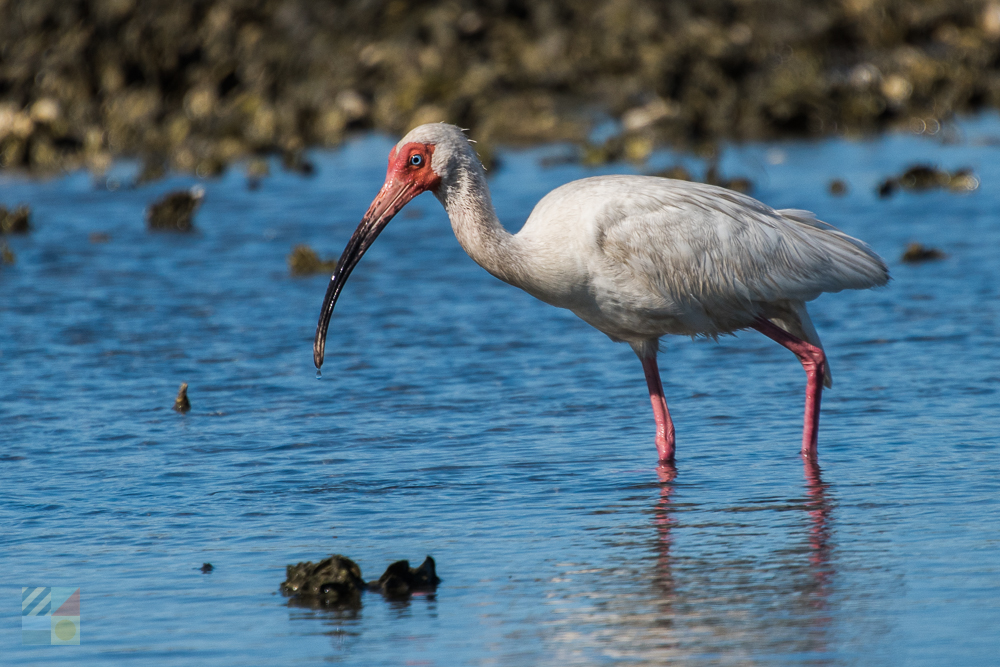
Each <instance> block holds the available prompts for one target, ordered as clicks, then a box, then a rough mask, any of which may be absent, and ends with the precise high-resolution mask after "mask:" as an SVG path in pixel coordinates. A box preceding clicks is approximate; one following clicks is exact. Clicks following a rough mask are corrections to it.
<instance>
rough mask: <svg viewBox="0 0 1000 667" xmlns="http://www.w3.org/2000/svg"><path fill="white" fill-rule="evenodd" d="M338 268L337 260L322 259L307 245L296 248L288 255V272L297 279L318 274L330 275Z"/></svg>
mask: <svg viewBox="0 0 1000 667" xmlns="http://www.w3.org/2000/svg"><path fill="white" fill-rule="evenodd" d="M336 268H337V260H335V259H320V257H319V255H318V254H317V253H316V251H315V250H313V249H312V248H310V247H309V246H307V245H305V244H300V245H297V246H295V247H294V248H292V252H291V254H289V255H288V270H289V271H291V274H292V275H293V276H296V277H300V276H312V275H315V274H317V273H324V274H327V275H330V274H332V273H333V272H334V270H335V269H336Z"/></svg>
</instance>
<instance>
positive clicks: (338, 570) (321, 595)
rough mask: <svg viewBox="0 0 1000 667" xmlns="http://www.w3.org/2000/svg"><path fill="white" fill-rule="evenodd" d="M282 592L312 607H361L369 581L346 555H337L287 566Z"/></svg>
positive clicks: (293, 599) (297, 601) (298, 602)
mask: <svg viewBox="0 0 1000 667" xmlns="http://www.w3.org/2000/svg"><path fill="white" fill-rule="evenodd" d="M285 575H286V577H285V581H283V582H282V583H281V592H282V594H284V595H287V596H289V597H291V598H292V602H294V603H296V604H298V605H301V606H308V607H318V608H322V607H353V608H357V607H360V606H361V592H362V591H363V590H364V589H365V582H364V580H363V579H362V578H361V568H360V567H358V564H357V563H355V562H354V561H353V560H351V559H350V558H348V557H346V556H341V555H339V554H335V555H333V556H330V557H329V558H327V559H325V560H321V561H320V562H318V563H315V564H314V563H312V562H311V561H308V562H305V563H299V564H297V565H289V566H288V567H286V568H285Z"/></svg>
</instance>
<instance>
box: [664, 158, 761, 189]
mask: <svg viewBox="0 0 1000 667" xmlns="http://www.w3.org/2000/svg"><path fill="white" fill-rule="evenodd" d="M653 176H659V177H661V178H672V179H674V180H677V181H697V180H698V179H697V178H695V177H694V176H692V175H691V172H689V171H688V170H687V169H685V168H684V167H682V166H680V165H674V166H672V167H667V168H666V169H661V170H660V171H658V172H656V173H654V174H653ZM701 182H702V183H707V184H708V185H718V186H719V187H723V188H726V189H728V190H735V191H736V192H742V193H743V194H747V193H749V192H751V191H752V190H753V182H752V181H751V180H750V179H749V178H745V177H742V176H737V177H735V178H726V177H724V176H722V174H720V173H719V168H718V166H717V165H716V164H715V163H714V162H713V163H711V164H709V166H708V168H707V169H706V170H705V175H704V176H703V177H702V178H701Z"/></svg>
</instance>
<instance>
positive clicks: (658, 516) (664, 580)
mask: <svg viewBox="0 0 1000 667" xmlns="http://www.w3.org/2000/svg"><path fill="white" fill-rule="evenodd" d="M656 475H657V477H658V478H659V480H660V499H659V501H657V503H656V508H655V509H654V511H653V517H654V518H653V521H654V522H655V523H656V532H657V535H658V537H659V540H658V545H657V550H658V551H659V555H658V557H657V567H656V578H655V581H656V584H657V586H658V587H659V588H660V592H661V593H662V597H661V599H662V600H664V601H666V602H668V603H669V601H671V600H672V599H673V595H674V575H673V569H672V567H671V563H670V542H671V536H670V531H671V529H672V528H673V527H674V524H675V523H677V520H676V519H675V518H674V517H673V514H672V513H671V507H670V496H671V495H672V494H673V492H674V479H676V478H677V468H676V467H675V466H674V464H673V463H669V462H665V461H662V462H660V465H659V466H657V468H656Z"/></svg>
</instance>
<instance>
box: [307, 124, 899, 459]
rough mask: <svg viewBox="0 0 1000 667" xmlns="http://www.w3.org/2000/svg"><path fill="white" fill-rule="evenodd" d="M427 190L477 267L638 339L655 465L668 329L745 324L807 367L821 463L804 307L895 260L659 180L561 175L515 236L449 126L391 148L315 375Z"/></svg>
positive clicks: (667, 424)
mask: <svg viewBox="0 0 1000 667" xmlns="http://www.w3.org/2000/svg"><path fill="white" fill-rule="evenodd" d="M426 190H430V191H431V192H433V193H434V195H435V196H436V197H437V198H438V200H439V201H440V202H441V203H442V204H443V205H444V208H445V210H446V211H447V212H448V217H449V218H450V219H451V227H452V229H453V230H454V232H455V236H456V237H457V238H458V242H459V243H460V244H461V245H462V248H464V249H465V252H467V253H468V254H469V256H470V257H472V259H474V260H475V261H476V263H477V264H479V265H480V266H481V267H483V268H484V269H486V270H487V271H489V272H490V273H491V274H493V275H494V276H496V277H497V278H499V279H500V280H503V281H504V282H507V283H510V284H511V285H514V286H515V287H520V288H521V289H523V290H524V291H526V292H528V293H529V294H531V295H532V296H534V297H536V298H538V299H541V300H542V301H544V302H546V303H549V304H552V305H553V306H558V307H560V308H567V309H569V310H571V311H573V312H574V313H576V314H577V315H578V316H579V317H580V318H581V319H583V321H585V322H587V323H588V324H590V325H591V326H593V327H594V328H596V329H597V330H599V331H601V332H603V333H604V334H606V335H607V336H608V337H609V338H611V340H613V341H616V342H625V343H628V344H629V345H630V346H631V347H632V349H633V350H634V351H635V353H636V355H637V356H638V357H639V360H640V361H641V362H642V368H643V371H644V372H645V375H646V383H647V385H648V386H649V396H650V400H651V401H652V404H653V414H654V416H655V418H656V448H657V451H658V453H659V456H660V460H661V461H665V462H669V461H672V460H673V458H674V426H673V423H672V421H671V419H670V413H669V412H668V411H667V403H666V400H665V399H664V397H663V386H662V384H661V383H660V373H659V369H658V367H657V362H656V353H657V350H658V345H659V339H660V337H661V336H663V335H664V334H675V335H684V336H691V337H695V336H711V337H713V338H714V337H717V336H719V335H720V334H729V333H733V332H736V331H739V330H742V329H756V330H757V331H759V332H760V333H762V334H764V335H765V336H767V337H769V338H771V339H773V340H774V341H776V342H777V343H778V344H780V345H783V346H784V347H786V348H788V349H789V350H791V351H792V352H793V353H794V354H795V356H796V357H798V359H799V361H800V362H801V363H802V366H803V367H804V368H805V371H806V407H805V427H804V429H803V433H802V455H803V456H804V457H805V458H806V460H807V461H815V460H816V437H817V431H818V429H819V406H820V398H821V395H822V391H823V386H824V385H825V386H827V387H829V386H831V382H830V380H831V376H830V367H829V364H828V362H827V359H826V356H825V354H824V352H823V344H822V343H821V342H820V339H819V335H818V334H817V333H816V329H815V327H813V323H812V321H810V319H809V313H808V312H806V302H807V301H811V300H812V299H815V298H816V297H818V296H819V295H820V294H822V293H823V292H839V291H841V290H844V289H868V288H871V287H876V286H879V285H884V284H886V282H888V280H889V272H888V268H887V267H886V265H885V262H883V261H882V259H881V258H880V257H879V256H878V255H876V254H875V252H874V251H873V250H872V249H871V248H869V247H868V246H867V245H866V244H864V243H863V242H861V241H859V240H857V239H855V238H852V237H850V236H848V235H847V234H844V233H843V232H841V231H839V230H838V229H835V228H834V227H832V226H830V225H828V224H826V223H824V222H821V221H819V220H817V219H816V217H815V216H814V215H813V214H812V213H810V212H808V211H799V210H790V209H789V210H774V209H772V208H770V207H769V206H767V205H765V204H762V203H760V202H759V201H757V200H755V199H752V198H750V197H747V196H745V195H742V194H739V193H736V192H732V191H730V190H726V189H724V188H719V187H714V186H711V185H704V184H701V183H691V182H687V181H675V180H671V179H667V178H656V177H651V176H597V177H593V178H584V179H582V180H578V181H573V182H572V183H567V184H566V185H563V186H562V187H559V188H556V189H555V190H553V191H552V192H550V193H549V194H548V195H546V196H545V197H544V198H543V199H542V200H541V201H540V202H539V203H538V204H537V205H536V206H535V209H534V210H533V211H532V212H531V215H530V216H529V217H528V221H527V222H526V223H525V224H524V227H523V228H522V229H521V231H520V232H518V233H517V234H511V233H509V232H508V231H507V230H506V229H504V227H503V225H501V224H500V221H499V220H498V219H497V215H496V212H495V211H494V209H493V203H492V202H491V200H490V190H489V187H488V186H487V184H486V173H485V172H484V171H483V166H482V164H481V163H480V161H479V159H478V157H477V156H476V153H475V151H474V150H473V148H472V146H471V145H470V143H469V140H468V139H467V138H466V137H465V135H464V134H463V133H462V131H461V130H460V129H459V128H457V127H455V126H453V125H446V124H444V123H432V124H428V125H421V126H420V127H418V128H416V129H414V130H412V131H411V132H410V133H409V134H407V135H406V136H405V137H403V139H402V140H401V141H400V142H399V143H398V144H396V146H395V148H393V150H392V151H391V152H390V153H389V168H388V170H387V172H386V178H385V183H384V184H383V185H382V189H381V190H380V191H379V193H378V196H376V197H375V201H373V202H372V204H371V207H369V209H368V212H367V213H366V214H365V216H364V218H362V220H361V223H360V224H359V225H358V228H357V230H355V232H354V235H353V236H352V237H351V240H350V241H349V242H348V244H347V247H346V248H345V249H344V253H343V254H342V255H341V257H340V261H339V263H338V264H337V269H336V271H335V272H334V274H333V277H332V279H331V280H330V286H329V288H328V289H327V291H326V298H325V300H324V301H323V310H322V312H321V314H320V319H319V324H318V326H317V327H316V341H315V345H314V347H313V359H314V361H315V362H316V368H317V369H318V368H320V367H321V366H322V365H323V352H324V347H325V344H326V332H327V328H328V326H329V324H330V316H331V315H332V313H333V308H334V305H335V304H336V302H337V297H338V296H339V295H340V291H341V289H343V287H344V283H345V281H346V280H347V278H348V277H349V276H350V275H351V271H352V270H353V269H354V267H355V266H356V265H357V263H358V261H359V260H360V259H361V257H362V255H364V253H365V251H366V250H368V248H369V247H370V246H371V244H372V243H373V242H374V241H375V239H376V237H378V235H379V233H380V232H381V231H382V230H383V229H384V228H385V226H386V225H387V224H388V223H389V221H390V220H391V219H392V217H393V216H394V215H396V213H398V212H399V211H400V209H402V208H403V206H405V205H406V204H407V202H409V201H410V200H411V199H413V198H414V197H416V196H417V195H418V194H420V193H422V192H424V191H426Z"/></svg>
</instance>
